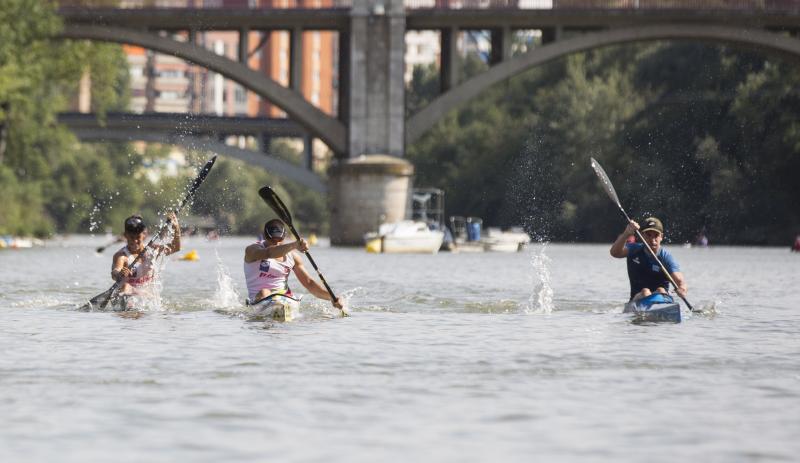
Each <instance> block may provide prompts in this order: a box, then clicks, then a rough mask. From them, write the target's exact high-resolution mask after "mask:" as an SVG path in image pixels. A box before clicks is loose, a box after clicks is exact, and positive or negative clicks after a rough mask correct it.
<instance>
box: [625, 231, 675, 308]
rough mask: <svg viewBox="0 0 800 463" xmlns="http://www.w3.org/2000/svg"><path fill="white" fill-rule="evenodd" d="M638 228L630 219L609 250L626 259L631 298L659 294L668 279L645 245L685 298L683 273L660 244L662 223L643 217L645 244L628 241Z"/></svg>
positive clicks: (664, 289)
mask: <svg viewBox="0 0 800 463" xmlns="http://www.w3.org/2000/svg"><path fill="white" fill-rule="evenodd" d="M638 229H640V227H639V224H638V223H636V222H634V221H633V220H631V221H630V223H629V224H628V226H627V227H625V231H624V232H622V234H621V235H619V236H618V237H617V240H616V241H614V244H612V245H611V250H610V252H611V255H612V256H614V257H617V258H620V259H621V258H623V257H624V258H626V259H627V263H628V279H629V280H630V284H631V300H633V301H637V300H639V299H642V298H644V297H647V296H649V295H651V294H652V293H655V292H658V293H663V294H666V293H668V292H669V285H670V282H669V278H667V277H666V275H664V272H663V271H662V270H661V267H660V266H659V265H658V262H656V261H655V260H654V259H653V257H652V256H651V255H650V253H649V252H648V251H647V249H645V248H644V247H645V246H649V247H650V249H652V251H653V252H654V253H655V255H656V256H658V259H659V260H660V261H661V263H662V264H664V267H665V268H666V269H667V271H668V272H669V274H670V276H671V277H672V279H673V280H674V281H675V283H676V284H677V285H678V287H677V288H675V290H676V291H677V293H678V294H679V295H680V296H681V297H684V298H685V297H686V293H687V289H688V288H687V287H686V281H685V280H684V278H683V273H681V271H680V266H679V265H678V263H677V262H676V261H675V259H674V258H673V257H672V254H670V253H669V252H668V251H667V250H666V249H664V248H663V247H661V240H662V239H663V237H664V225H663V224H662V223H661V221H660V220H658V219H657V218H655V217H650V218H647V219H645V221H644V230H642V235H644V238H645V243H628V242H627V241H628V239H629V237H631V236H633V235H635V234H636V230H638Z"/></svg>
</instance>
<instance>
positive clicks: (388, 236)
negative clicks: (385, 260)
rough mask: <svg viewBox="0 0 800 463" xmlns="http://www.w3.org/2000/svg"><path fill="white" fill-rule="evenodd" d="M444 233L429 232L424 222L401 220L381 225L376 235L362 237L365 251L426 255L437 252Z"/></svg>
mask: <svg viewBox="0 0 800 463" xmlns="http://www.w3.org/2000/svg"><path fill="white" fill-rule="evenodd" d="M443 240H444V232H442V231H441V230H431V229H430V228H429V227H428V225H427V224H426V223H425V222H418V221H413V220H401V221H399V222H395V223H385V224H382V225H381V226H380V227H379V229H378V232H377V233H368V234H367V235H366V236H364V241H365V243H366V245H367V250H368V251H371V252H383V253H428V254H435V253H437V252H439V248H441V247H442V241H443Z"/></svg>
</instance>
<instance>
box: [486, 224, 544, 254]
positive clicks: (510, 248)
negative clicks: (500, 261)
mask: <svg viewBox="0 0 800 463" xmlns="http://www.w3.org/2000/svg"><path fill="white" fill-rule="evenodd" d="M480 242H481V244H483V248H484V250H486V251H496V252H519V251H522V250H523V249H524V248H525V246H527V245H528V244H529V243H530V242H531V237H530V236H529V235H528V234H527V233H525V231H524V230H522V229H521V228H512V229H511V230H508V231H502V230H500V229H499V228H489V229H487V230H486V236H484V237H482V238H481V240H480Z"/></svg>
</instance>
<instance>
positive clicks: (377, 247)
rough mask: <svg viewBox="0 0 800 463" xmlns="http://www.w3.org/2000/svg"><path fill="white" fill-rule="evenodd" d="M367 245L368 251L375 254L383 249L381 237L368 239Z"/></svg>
mask: <svg viewBox="0 0 800 463" xmlns="http://www.w3.org/2000/svg"><path fill="white" fill-rule="evenodd" d="M365 247H366V250H367V252H370V253H373V254H380V252H381V250H382V249H381V248H382V246H381V239H380V238H373V239H371V240H369V241H367V244H366V246H365Z"/></svg>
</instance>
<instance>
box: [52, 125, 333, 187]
mask: <svg viewBox="0 0 800 463" xmlns="http://www.w3.org/2000/svg"><path fill="white" fill-rule="evenodd" d="M58 121H59V122H60V123H62V124H64V125H66V126H67V127H69V128H70V130H72V132H73V133H75V135H76V136H77V137H78V138H79V139H81V140H84V141H111V140H114V141H151V142H158V143H166V144H171V145H179V146H183V147H185V148H188V149H198V150H207V151H214V152H216V153H220V154H224V155H227V156H230V157H233V158H234V159H239V160H241V161H244V162H247V163H249V164H252V165H256V166H259V167H263V168H264V169H267V170H269V171H270V172H274V173H276V174H278V175H280V176H283V177H285V178H287V179H289V180H292V181H295V182H298V183H299V184H301V185H304V186H306V187H307V188H310V189H312V190H314V191H318V192H320V193H325V192H327V186H326V184H325V181H324V180H323V179H322V178H321V177H320V176H319V175H317V174H315V173H314V172H313V169H312V161H313V159H312V155H311V140H310V137H309V136H308V133H307V132H306V131H305V130H304V129H303V128H302V127H301V126H300V125H298V124H297V123H295V122H294V121H291V120H289V119H275V118H266V117H230V116H225V117H223V116H211V115H205V114H185V113H153V114H128V113H107V114H106V115H105V117H104V119H103V121H102V123H101V122H100V121H99V120H98V119H97V116H96V115H95V114H85V113H61V114H59V116H58ZM229 135H250V136H253V137H255V138H256V139H258V140H262V143H261V144H262V146H261V150H259V151H254V150H249V149H242V148H237V147H235V146H230V145H228V144H226V143H225V138H226V137H227V136H229ZM272 137H292V138H301V139H303V146H304V150H303V152H304V160H303V166H302V167H301V166H299V165H296V164H294V163H291V162H289V161H286V160H283V159H280V158H277V157H274V156H269V155H268V154H267V153H266V151H267V149H266V148H267V147H266V146H264V145H266V143H267V142H268V140H269V139H270V138H272Z"/></svg>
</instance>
